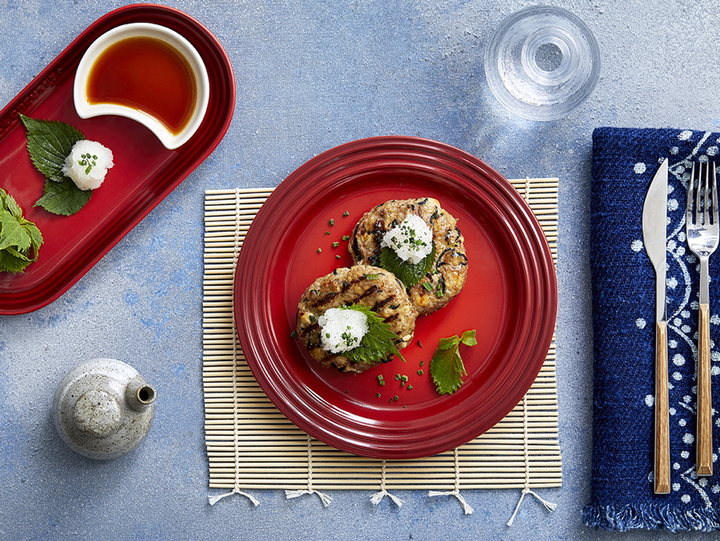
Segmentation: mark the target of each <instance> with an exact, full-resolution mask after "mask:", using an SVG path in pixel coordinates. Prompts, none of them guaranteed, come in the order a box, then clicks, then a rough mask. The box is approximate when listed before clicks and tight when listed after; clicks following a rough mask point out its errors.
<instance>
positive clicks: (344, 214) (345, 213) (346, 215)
mask: <svg viewBox="0 0 720 541" xmlns="http://www.w3.org/2000/svg"><path fill="white" fill-rule="evenodd" d="M343 216H345V217H346V218H347V217H348V216H350V211H348V210H346V211H345V212H343Z"/></svg>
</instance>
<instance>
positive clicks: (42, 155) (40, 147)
mask: <svg viewBox="0 0 720 541" xmlns="http://www.w3.org/2000/svg"><path fill="white" fill-rule="evenodd" d="M20 120H22V122H23V124H24V125H25V128H26V129H27V149H28V153H29V154H30V160H31V161H32V163H33V165H35V167H36V168H37V170H38V171H40V172H41V173H42V174H43V175H45V178H47V179H49V180H52V181H54V182H63V181H65V180H66V179H67V177H66V176H65V175H64V174H63V172H62V167H63V165H64V164H65V158H66V157H67V156H69V155H70V151H71V150H72V147H73V146H74V145H75V143H77V142H78V141H82V140H83V139H85V136H84V135H83V134H82V133H81V132H80V131H79V130H77V129H76V128H74V127H72V126H70V125H69V124H65V123H64V122H58V121H52V122H51V121H48V120H37V119H34V118H29V117H27V116H25V115H20ZM78 190H79V188H78Z"/></svg>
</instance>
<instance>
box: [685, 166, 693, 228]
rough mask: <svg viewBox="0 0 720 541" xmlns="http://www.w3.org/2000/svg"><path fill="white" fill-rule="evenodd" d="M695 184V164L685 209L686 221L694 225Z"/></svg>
mask: <svg viewBox="0 0 720 541" xmlns="http://www.w3.org/2000/svg"><path fill="white" fill-rule="evenodd" d="M694 182H695V164H694V163H693V169H692V175H691V176H690V181H689V182H688V191H687V192H688V193H687V205H686V207H685V221H686V222H687V223H688V224H692V223H693V219H692V218H693V216H692V211H693V193H694V190H693V184H694Z"/></svg>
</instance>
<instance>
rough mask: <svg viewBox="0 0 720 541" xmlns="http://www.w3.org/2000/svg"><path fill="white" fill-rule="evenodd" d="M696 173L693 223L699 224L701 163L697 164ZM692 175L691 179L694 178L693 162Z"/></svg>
mask: <svg viewBox="0 0 720 541" xmlns="http://www.w3.org/2000/svg"><path fill="white" fill-rule="evenodd" d="M698 169H699V171H698V174H697V193H696V194H695V223H696V224H701V223H702V205H701V204H700V203H701V202H702V164H698ZM692 177H693V181H694V180H695V164H694V163H693V168H692Z"/></svg>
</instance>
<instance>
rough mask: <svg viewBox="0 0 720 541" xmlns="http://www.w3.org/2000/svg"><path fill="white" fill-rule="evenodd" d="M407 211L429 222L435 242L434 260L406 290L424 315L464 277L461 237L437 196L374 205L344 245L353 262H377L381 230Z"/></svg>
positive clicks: (455, 291) (456, 289)
mask: <svg viewBox="0 0 720 541" xmlns="http://www.w3.org/2000/svg"><path fill="white" fill-rule="evenodd" d="M410 213H413V214H417V215H418V216H420V217H421V218H422V219H423V220H424V221H425V223H426V224H428V225H429V226H430V228H431V229H432V232H433V242H434V244H435V261H434V263H433V266H432V268H431V270H430V272H428V273H427V274H426V275H425V276H424V277H423V278H422V279H421V280H420V282H418V283H417V284H415V285H414V286H412V287H411V288H410V289H409V290H408V295H409V296H410V300H411V301H412V303H413V305H414V306H415V308H416V309H417V311H418V314H419V315H425V314H430V313H432V312H434V311H436V310H439V309H440V308H442V307H443V306H445V305H447V304H448V303H449V302H450V301H451V300H452V299H453V297H455V296H456V295H457V294H458V293H460V291H462V288H463V287H464V286H465V280H466V279H467V268H468V267H467V266H468V259H467V256H466V254H465V245H464V238H463V236H462V233H460V230H459V229H458V227H457V220H455V218H453V217H452V216H451V215H450V213H448V212H447V211H446V210H443V208H442V207H441V206H440V203H439V202H438V201H437V199H432V198H430V197H425V198H421V199H404V200H392V201H387V202H385V203H383V204H381V205H377V206H376V207H374V208H373V209H372V210H370V211H369V212H366V213H365V215H364V216H363V217H362V218H360V221H358V223H357V225H356V226H355V229H354V230H353V234H352V238H351V240H350V243H349V245H348V249H349V250H350V253H351V254H352V256H353V260H354V261H355V262H356V263H358V264H363V265H378V264H379V262H380V253H381V252H382V247H381V244H380V243H381V242H382V240H383V237H384V236H385V233H386V232H387V231H389V230H390V229H392V228H393V227H396V226H397V225H399V224H400V223H402V221H403V220H404V219H405V217H406V216H407V215H408V214H410Z"/></svg>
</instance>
